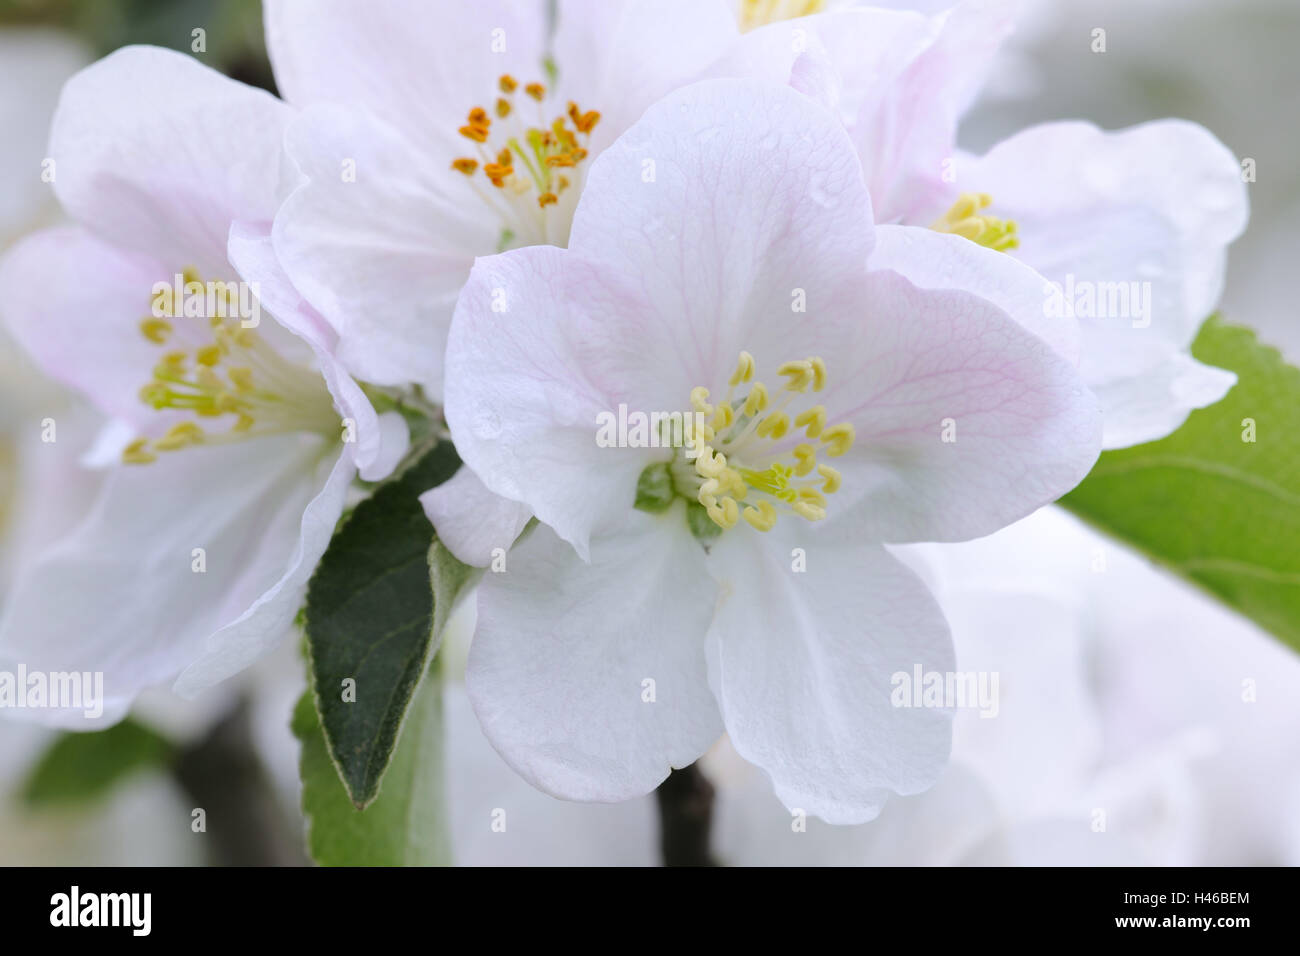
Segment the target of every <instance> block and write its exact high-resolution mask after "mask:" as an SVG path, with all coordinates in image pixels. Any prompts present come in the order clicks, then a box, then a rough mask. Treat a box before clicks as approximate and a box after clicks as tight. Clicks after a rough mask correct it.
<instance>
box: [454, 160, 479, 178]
mask: <svg viewBox="0 0 1300 956" xmlns="http://www.w3.org/2000/svg"><path fill="white" fill-rule="evenodd" d="M451 168H452V169H454V170H456V171H457V172H459V173H464V174H465V175H466V176H473V175H474V171H475V170H476V169H478V160H477V159H468V158H463V159H453V160H452V161H451Z"/></svg>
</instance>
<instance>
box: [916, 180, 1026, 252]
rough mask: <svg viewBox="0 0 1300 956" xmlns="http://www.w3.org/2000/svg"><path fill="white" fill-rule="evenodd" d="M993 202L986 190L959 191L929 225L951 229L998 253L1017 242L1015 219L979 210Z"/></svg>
mask: <svg viewBox="0 0 1300 956" xmlns="http://www.w3.org/2000/svg"><path fill="white" fill-rule="evenodd" d="M992 203H993V197H992V196H990V195H989V194H988V193H962V194H961V195H960V196H958V197H957V201H956V202H954V203H953V204H952V207H951V208H950V209H949V210H948V211H947V212H946V213H944V214H943V215H942V216H941V217H939V219H937V220H936V221H935V222H934V224H933V225H932V226H931V227H930V228H931V229H934V230H937V231H938V232H950V233H952V234H953V235H956V236H961V237H962V238H963V239H969V240H971V242H975V243H978V244H979V245H981V246H987V247H988V248H990V249H993V250H994V251H997V252H1005V251H1006V250H1008V249H1015V248H1016V247H1017V246H1019V245H1020V240H1019V238H1018V237H1017V235H1016V224H1015V222H1013V221H1011V220H1006V219H999V218H998V217H997V216H990V215H987V214H985V213H983V212H981V210H983V209H986V208H988V206H990V205H991V204H992Z"/></svg>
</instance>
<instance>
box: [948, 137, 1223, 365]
mask: <svg viewBox="0 0 1300 956" xmlns="http://www.w3.org/2000/svg"><path fill="white" fill-rule="evenodd" d="M977 184H978V185H977ZM956 188H959V189H962V190H969V191H973V192H985V193H988V194H990V195H991V196H992V197H993V206H992V207H990V210H989V211H990V212H992V213H995V214H996V215H998V216H1001V217H1002V218H1006V219H1014V220H1016V222H1017V223H1018V225H1019V231H1020V247H1019V248H1018V249H1017V250H1016V251H1015V252H1014V255H1016V256H1017V257H1018V258H1020V259H1023V260H1024V261H1025V262H1027V263H1029V264H1030V265H1031V266H1033V267H1034V268H1035V269H1036V270H1038V272H1040V273H1042V274H1043V275H1044V276H1046V277H1047V278H1048V279H1051V280H1053V281H1054V282H1058V283H1064V282H1065V281H1066V277H1067V276H1070V275H1072V276H1073V277H1074V280H1075V282H1076V284H1077V283H1079V282H1081V281H1084V282H1090V283H1120V282H1124V283H1127V282H1137V283H1140V284H1141V283H1145V284H1146V285H1147V286H1149V288H1150V293H1149V294H1150V303H1149V304H1150V313H1149V314H1148V315H1147V316H1128V315H1124V316H1114V317H1111V318H1100V319H1093V320H1091V321H1089V320H1086V319H1085V320H1084V334H1085V336H1086V337H1087V339H1086V345H1085V351H1087V352H1089V353H1098V358H1099V359H1107V358H1113V360H1115V361H1122V356H1123V353H1125V352H1126V351H1128V350H1130V349H1132V348H1134V347H1138V346H1137V340H1140V339H1146V338H1159V339H1161V340H1162V341H1164V342H1168V343H1169V344H1171V345H1173V346H1177V347H1179V348H1184V347H1186V346H1187V345H1188V344H1189V343H1190V342H1191V340H1192V338H1193V337H1194V335H1195V333H1196V329H1197V328H1198V327H1199V326H1200V323H1201V322H1202V321H1203V320H1204V319H1205V318H1206V316H1208V315H1209V314H1210V312H1212V311H1213V309H1214V306H1215V304H1216V303H1217V302H1218V299H1219V294H1220V292H1221V291H1222V287H1223V270H1224V262H1225V259H1226V256H1227V246H1228V244H1229V243H1230V242H1232V240H1233V239H1235V238H1236V237H1237V236H1238V235H1240V234H1241V232H1242V230H1243V229H1244V228H1245V225H1246V219H1247V216H1248V202H1247V197H1246V186H1245V184H1244V183H1243V182H1242V181H1241V167H1240V166H1239V165H1238V163H1237V160H1236V159H1235V157H1233V155H1232V154H1231V153H1230V152H1229V151H1228V149H1227V148H1226V147H1225V146H1224V145H1223V144H1222V143H1220V142H1219V141H1218V140H1217V139H1215V138H1214V136H1213V135H1211V134H1210V133H1209V132H1208V131H1207V130H1205V129H1204V128H1202V127H1200V126H1197V125H1196V124H1194V123H1188V122H1184V121H1182V120H1161V121H1159V122H1154V123H1145V124H1143V125H1141V126H1134V127H1131V128H1129V129H1125V130H1120V131H1117V132H1106V131H1105V130H1101V129H1098V128H1097V127H1095V126H1093V125H1092V124H1090V123H1080V122H1068V123H1045V124H1043V125H1040V126H1034V127H1031V128H1030V129H1027V130H1025V131H1023V132H1021V133H1018V134H1017V135H1015V136H1013V137H1011V138H1010V139H1007V140H1004V141H1003V142H1001V143H999V144H998V145H997V146H995V147H994V148H993V149H992V150H990V151H989V152H988V153H987V154H986V155H984V156H982V157H978V158H976V157H971V158H967V159H964V160H963V161H962V162H960V163H959V164H958V166H957V181H956ZM1102 353H1104V354H1102Z"/></svg>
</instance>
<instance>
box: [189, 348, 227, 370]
mask: <svg viewBox="0 0 1300 956" xmlns="http://www.w3.org/2000/svg"><path fill="white" fill-rule="evenodd" d="M194 361H196V362H198V363H199V364H200V365H206V366H207V367H208V368H211V367H212V366H214V365H217V364H218V363H220V362H221V346H219V345H205V346H203V347H202V348H200V349H196V350H195V352H194Z"/></svg>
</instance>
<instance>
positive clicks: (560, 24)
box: [265, 0, 1005, 398]
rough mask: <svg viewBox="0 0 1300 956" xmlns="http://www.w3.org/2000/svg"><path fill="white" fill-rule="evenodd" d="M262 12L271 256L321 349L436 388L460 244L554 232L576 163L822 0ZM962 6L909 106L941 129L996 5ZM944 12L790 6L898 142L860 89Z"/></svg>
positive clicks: (568, 218)
mask: <svg viewBox="0 0 1300 956" xmlns="http://www.w3.org/2000/svg"><path fill="white" fill-rule="evenodd" d="M265 6H266V35H267V47H268V50H269V53H270V56H271V61H272V64H273V66H274V69H275V76H276V82H277V84H278V86H279V88H280V91H281V93H282V95H283V96H284V98H285V99H286V100H287V101H288V102H289V103H291V104H293V105H294V106H297V107H300V108H301V109H302V110H303V112H302V115H301V117H300V118H298V119H297V120H296V121H295V122H294V123H293V124H291V126H290V127H289V129H288V131H287V135H286V139H285V151H286V156H287V159H288V167H289V169H290V171H291V182H290V185H291V186H292V191H291V193H290V195H289V196H288V197H287V199H286V201H285V203H284V205H283V207H282V208H281V209H280V210H279V211H278V213H277V214H276V216H275V224H274V228H273V230H272V234H271V243H272V246H273V250H274V253H275V257H276V259H277V260H278V263H279V265H280V266H281V267H282V268H283V271H284V275H285V277H286V278H287V279H288V280H289V281H290V282H291V283H292V284H293V286H294V287H295V288H296V289H297V290H298V291H299V292H300V293H301V294H302V296H303V298H304V299H305V300H306V301H307V302H308V303H310V305H311V306H312V307H313V308H314V309H316V310H317V311H318V312H319V313H320V315H321V316H323V317H324V319H325V320H326V321H328V322H329V323H330V325H331V326H332V327H333V328H334V329H335V330H336V331H337V332H338V335H339V342H338V352H337V354H338V355H339V357H340V359H341V360H342V361H343V362H344V363H345V364H346V365H347V366H348V367H349V368H350V369H352V370H353V372H354V373H355V374H357V375H359V376H361V377H362V378H364V379H365V380H367V381H371V382H375V383H379V384H384V385H401V384H406V383H411V382H414V383H419V384H421V385H423V386H424V387H425V388H426V390H427V391H428V392H429V393H430V394H431V395H432V396H434V397H435V398H436V397H438V396H439V395H441V392H442V382H443V368H442V355H443V351H444V347H445V344H446V334H447V327H448V325H449V324H450V322H451V316H452V310H453V308H454V305H455V302H456V296H457V294H458V293H459V291H460V288H461V286H462V285H463V283H464V281H465V279H466V277H467V276H468V275H469V270H470V267H471V266H472V264H473V261H474V258H475V257H476V256H482V255H490V254H493V253H497V252H501V251H503V250H505V249H510V248H516V247H519V246H524V245H530V244H551V245H561V246H562V245H564V244H565V242H566V241H567V239H568V235H569V229H570V224H571V222H572V219H573V212H574V209H575V208H576V207H577V203H578V200H579V198H580V197H581V195H582V192H583V188H584V184H585V182H586V180H587V175H588V170H589V169H590V168H591V164H592V162H593V160H594V159H595V157H596V156H598V155H599V154H600V151H601V150H602V149H604V148H605V147H606V146H608V145H609V144H610V143H611V142H613V141H614V140H615V139H616V138H617V137H618V135H619V134H620V133H621V132H623V131H624V130H625V129H627V128H628V126H630V125H631V124H632V123H633V122H635V121H636V119H637V118H638V117H639V116H640V115H641V113H642V112H643V111H644V110H645V109H646V107H648V106H649V105H650V104H651V103H653V102H654V101H655V100H657V99H658V98H659V97H661V96H663V95H664V94H666V93H668V92H669V91H671V90H673V89H676V88H678V87H680V86H682V85H684V84H685V83H688V82H691V81H693V80H695V79H697V78H700V77H702V76H706V75H707V76H738V77H761V78H774V79H776V80H777V81H779V82H785V81H786V80H787V79H788V78H789V75H790V67H791V63H792V61H793V59H794V53H793V52H792V46H791V40H790V38H789V36H788V35H787V34H786V33H784V32H773V31H774V30H776V29H777V28H778V27H779V26H780V24H776V25H762V24H770V23H771V22H772V21H776V20H780V19H781V18H783V17H789V16H793V15H796V14H799V13H805V12H815V11H818V10H820V9H822V7H823V6H824V5H823V4H821V3H760V4H744V5H742V8H741V9H740V10H739V11H738V10H737V9H735V5H734V4H733V3H731V2H729V0H560V2H559V3H558V4H556V22H555V29H554V31H553V33H552V31H551V29H550V26H549V23H548V20H547V16H546V5H545V4H543V3H540V2H539V3H531V2H527V3H519V2H515V0H476V2H474V3H428V2H424V0H377V2H373V3H365V4H359V3H355V2H352V0H267V3H266V5H265ZM976 6H978V7H979V10H978V11H976V10H972V11H967V13H966V14H964V16H965V17H966V20H967V21H969V22H970V23H971V24H975V25H978V26H979V27H980V29H979V30H977V29H975V27H974V26H971V27H970V29H969V30H967V31H965V32H964V33H963V37H965V42H964V44H963V47H964V48H963V50H962V56H963V64H964V67H963V70H962V71H961V72H960V74H959V75H958V76H956V77H955V78H954V80H953V82H952V83H948V82H946V81H945V83H944V84H942V85H938V86H936V87H935V88H934V89H933V90H932V91H929V92H926V93H925V95H923V96H921V98H919V99H918V100H916V102H914V103H913V104H911V105H910V106H909V110H911V109H915V110H917V111H921V112H925V113H927V114H935V113H937V112H944V113H945V115H949V117H950V119H951V122H952V124H955V116H952V115H951V114H952V110H951V108H950V106H949V101H950V100H960V99H961V98H962V93H961V90H967V89H969V90H970V91H971V95H973V89H974V88H975V86H976V84H977V82H978V77H979V76H980V75H981V73H982V68H983V64H984V63H985V62H986V61H987V59H988V58H989V56H991V53H992V51H993V49H995V47H996V43H997V39H998V37H999V36H1000V32H1001V24H1002V21H1003V20H1004V19H1005V17H1003V15H1002V14H1001V13H1000V12H999V13H998V15H997V17H996V18H994V17H993V16H992V15H991V14H985V13H983V12H982V11H983V10H984V8H985V7H986V6H991V7H992V8H994V9H999V10H1000V8H1001V7H1002V6H1005V4H992V5H989V4H978V5H976ZM738 14H739V16H740V21H739V22H738V20H737V15H738ZM945 22H946V19H945V16H924V15H922V14H920V13H916V12H911V11H906V10H902V11H899V10H882V9H867V8H864V9H846V10H835V11H831V12H827V13H824V14H819V15H818V16H815V17H806V18H802V19H800V20H799V21H798V23H800V24H805V25H811V24H815V23H822V24H823V27H822V30H821V32H822V33H824V34H825V35H826V36H827V37H831V38H834V42H835V43H836V44H837V49H841V50H843V51H844V58H845V62H846V63H852V64H854V69H853V71H852V75H851V76H850V78H849V81H848V82H846V83H845V84H843V89H842V90H841V95H842V96H843V97H845V101H846V102H850V101H851V102H854V103H855V104H858V105H859V107H860V110H861V112H862V115H863V116H864V117H869V118H870V120H871V122H872V123H873V124H875V125H876V126H877V127H878V128H879V129H880V130H881V132H882V134H885V133H886V132H888V135H889V138H890V139H891V141H897V142H898V143H899V148H900V150H901V149H902V145H903V143H904V141H906V140H907V137H901V136H900V135H899V134H898V133H897V127H898V125H899V123H900V122H902V121H904V120H906V122H908V123H910V122H911V121H910V119H906V118H905V117H900V116H899V115H895V114H896V105H895V104H894V103H893V101H891V100H888V99H887V98H885V97H883V96H880V95H878V94H877V93H876V92H875V91H877V90H880V89H887V88H888V85H889V81H890V80H891V79H892V78H894V77H897V76H900V75H902V74H905V73H909V72H910V73H916V72H923V71H924V72H925V75H928V71H931V70H932V69H933V68H934V66H935V65H938V64H946V63H948V62H949V60H948V59H947V58H944V57H939V56H938V55H937V54H934V53H931V52H930V48H931V47H932V46H933V45H935V44H936V43H937V42H938V39H937V38H938V37H939V34H940V32H941V29H940V28H941V27H942V26H943V24H944V23H945ZM742 24H743V25H744V26H745V27H746V28H752V29H747V32H744V33H742V32H741V29H740V26H741V25H742ZM800 29H803V30H804V32H805V33H807V34H809V35H810V36H811V35H812V32H813V31H812V28H811V26H807V27H800ZM954 34H955V31H954V30H948V31H947V32H946V33H945V34H944V35H945V36H948V37H950V39H949V40H945V41H944V42H950V43H951V42H956V41H955V40H952V39H951V37H952V36H953V35H954ZM958 85H960V86H961V90H957V89H955V87H957V86H958ZM908 115H910V114H908ZM931 128H932V127H930V126H927V127H926V130H927V132H928V131H929V130H930V129H931ZM950 140H951V137H948V140H946V141H945V142H944V143H943V144H942V146H941V147H939V148H941V149H943V150H947V151H946V152H943V153H942V155H949V154H950ZM930 156H931V154H930V152H924V153H923V152H922V151H920V150H917V149H908V150H906V151H905V152H903V154H902V155H901V156H900V157H899V160H898V162H896V163H894V164H893V165H892V166H891V167H890V174H891V175H895V174H896V182H894V183H893V184H892V185H893V186H894V187H895V188H896V189H897V190H898V191H899V192H902V191H905V190H907V189H909V188H912V189H914V187H915V185H916V182H917V181H918V180H919V179H920V178H921V176H922V169H923V167H926V166H927V164H928V165H929V166H933V165H934V164H933V163H930ZM935 162H936V163H937V160H935ZM904 171H906V173H907V174H906V175H905V174H904Z"/></svg>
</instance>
